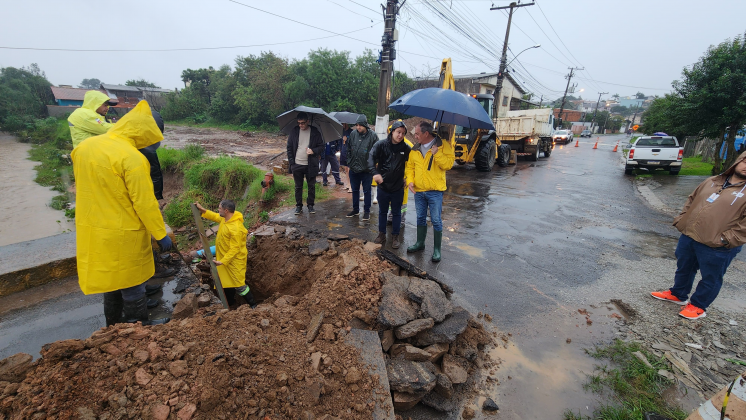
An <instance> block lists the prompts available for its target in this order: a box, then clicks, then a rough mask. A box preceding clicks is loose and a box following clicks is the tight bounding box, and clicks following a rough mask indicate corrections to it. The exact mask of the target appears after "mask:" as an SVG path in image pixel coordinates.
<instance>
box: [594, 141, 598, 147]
mask: <svg viewBox="0 0 746 420" xmlns="http://www.w3.org/2000/svg"><path fill="white" fill-rule="evenodd" d="M593 148H594V149H598V140H596V144H594V145H593Z"/></svg>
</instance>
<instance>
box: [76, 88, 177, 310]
mask: <svg viewBox="0 0 746 420" xmlns="http://www.w3.org/2000/svg"><path fill="white" fill-rule="evenodd" d="M94 140H95V141H93V140H92V141H85V142H82V143H81V144H79V145H78V147H76V148H75V149H73V151H72V153H71V156H72V160H73V171H74V172H75V190H76V208H75V228H76V242H77V257H78V282H79V283H80V289H81V290H82V291H83V293H85V294H87V295H88V294H93V293H104V292H111V291H114V290H119V289H124V288H127V287H132V286H136V285H139V284H142V283H143V282H145V281H146V280H148V279H149V278H150V277H152V276H153V273H154V272H155V265H154V262H153V254H152V248H151V245H150V236H151V235H152V236H153V237H155V238H156V239H159V240H160V239H163V237H164V236H166V229H165V225H164V223H163V217H162V216H161V212H160V209H159V208H158V201H157V200H156V199H155V194H154V193H153V181H152V180H151V179H150V164H149V163H148V160H147V159H146V158H145V156H143V154H142V153H140V152H139V151H138V150H137V149H141V148H143V147H147V146H150V145H151V144H154V143H157V142H159V141H161V140H163V134H161V130H159V129H158V126H157V125H156V123H155V120H154V119H153V115H152V113H151V111H150V106H149V105H148V103H147V102H146V101H140V103H139V104H137V106H136V107H135V108H134V109H132V111H130V112H129V113H128V114H127V115H125V116H124V117H123V118H122V120H121V121H120V122H119V123H117V124H116V125H115V126H114V128H112V129H111V130H109V132H108V133H106V134H103V135H100V136H96V137H95V138H94Z"/></svg>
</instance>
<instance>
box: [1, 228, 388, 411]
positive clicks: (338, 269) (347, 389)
mask: <svg viewBox="0 0 746 420" xmlns="http://www.w3.org/2000/svg"><path fill="white" fill-rule="evenodd" d="M278 236H279V235H278ZM259 242H260V243H259V244H257V246H258V247H259V248H261V249H273V250H275V251H274V252H275V253H274V254H272V255H275V257H271V256H270V255H267V258H264V261H265V264H264V265H263V266H255V267H253V268H252V269H253V270H264V271H265V273H267V274H268V275H269V274H271V273H270V271H271V269H274V270H275V277H271V278H277V277H276V276H282V275H283V274H282V273H283V271H282V269H281V268H280V266H282V265H288V264H287V261H288V258H286V257H287V256H288V255H290V254H292V252H290V251H289V250H291V249H295V253H299V254H301V256H299V257H297V258H296V259H295V260H293V262H292V264H295V265H296V266H297V267H296V268H295V269H293V270H296V269H297V270H298V272H300V271H302V270H303V266H305V275H304V276H302V277H300V278H297V279H294V281H295V282H297V283H306V286H303V287H300V288H298V289H293V288H292V287H290V288H287V287H285V286H284V285H287V284H286V283H281V282H280V283H277V284H275V283H273V282H272V281H269V282H266V283H265V284H261V285H257V286H254V287H253V289H254V290H257V291H258V290H264V294H265V295H270V296H272V299H271V301H272V303H269V301H265V302H264V303H262V304H261V305H259V306H258V307H257V308H256V309H255V310H252V309H251V308H250V307H249V306H248V305H244V306H241V307H239V308H238V309H237V310H233V311H226V310H223V309H221V307H220V306H216V305H212V306H207V307H204V308H200V309H197V310H196V313H195V314H194V315H192V316H191V317H188V318H185V319H183V320H175V321H172V322H170V323H168V324H165V325H160V326H153V327H143V326H141V325H139V324H138V325H131V324H119V325H116V326H113V327H109V328H104V329H101V330H99V331H97V332H95V333H94V334H93V335H92V336H91V337H90V338H88V339H86V340H84V341H81V340H66V341H61V342H55V343H51V344H49V345H47V346H45V348H44V349H43V351H42V358H41V359H39V360H38V361H36V362H33V363H32V362H31V359H30V358H29V357H25V356H20V357H17V358H16V359H17V360H15V361H11V362H12V363H10V364H9V363H5V362H6V361H7V360H9V359H6V360H4V361H2V362H3V363H4V364H3V365H2V367H0V390H2V395H3V396H2V399H1V400H0V419H3V420H5V419H27V418H85V419H95V418H99V419H117V418H145V419H175V418H178V419H190V418H199V419H214V418H220V419H225V418H242V419H243V418H251V419H254V418H264V417H265V416H269V418H272V419H298V418H316V419H319V418H324V416H327V415H328V416H330V417H328V418H329V419H332V418H337V417H336V416H338V417H339V418H345V419H352V418H371V417H372V412H373V406H374V399H375V398H376V396H377V395H378V394H380V393H382V392H383V391H382V389H381V388H380V384H379V382H378V379H379V378H378V377H376V376H373V377H371V376H370V375H369V374H368V370H367V367H366V366H364V365H363V364H362V362H361V361H360V359H359V352H358V351H357V350H356V349H355V348H354V347H351V346H348V345H347V344H346V343H345V342H344V340H343V339H344V337H345V335H346V334H347V332H348V331H350V327H349V326H348V323H349V321H350V320H351V319H352V313H353V312H354V311H362V313H365V314H368V315H369V316H372V317H375V316H376V315H377V312H376V305H377V304H378V300H379V298H380V289H381V276H380V274H381V272H382V271H386V270H390V269H391V266H390V265H389V264H387V263H385V262H381V261H379V260H378V259H377V258H376V257H375V256H373V255H372V254H369V253H367V252H365V251H363V250H362V248H360V246H358V245H359V244H358V243H356V242H352V241H346V244H344V245H341V246H339V247H336V246H335V245H334V244H332V246H331V247H330V249H326V250H324V251H323V252H322V253H321V254H319V255H317V256H316V258H315V259H312V258H310V257H309V256H306V257H303V256H302V254H303V253H306V255H307V254H308V253H309V249H308V248H304V246H305V245H306V244H307V240H304V239H299V240H295V241H292V240H283V239H281V238H279V237H270V238H263V239H261V240H260V241H259ZM262 242H266V243H262ZM361 243H362V242H360V244H361ZM285 247H287V248H285ZM283 249H285V250H283ZM340 251H342V252H345V253H346V255H347V256H345V257H344V258H343V257H340V256H339V252H340ZM262 252H264V251H260V252H259V253H258V254H259V255H263V254H262ZM267 252H269V251H267ZM284 252H288V253H289V254H288V255H285V254H283V253H284ZM283 255H285V257H282V258H286V259H278V256H283ZM349 257H353V258H354V259H355V260H356V261H357V267H356V269H355V271H354V272H352V273H348V275H344V273H343V270H344V267H345V260H346V259H348V258H349ZM294 272H295V271H294ZM278 285H279V286H278ZM194 286H195V287H193V288H190V290H196V289H200V287H199V285H194ZM285 290H291V291H295V292H297V293H301V294H302V295H303V296H302V297H298V296H292V295H286V294H285V293H283V292H284V291H285ZM280 294H282V296H278V295H280ZM187 298H189V299H194V294H187V295H186V297H185V299H187ZM213 301H214V299H213ZM195 305H196V303H195ZM358 313H360V312H358ZM14 357H15V356H14ZM5 371H8V372H11V373H10V374H3V372H5ZM381 395H382V394H381ZM331 416H335V417H331Z"/></svg>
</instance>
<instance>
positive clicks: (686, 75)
mask: <svg viewBox="0 0 746 420" xmlns="http://www.w3.org/2000/svg"><path fill="white" fill-rule="evenodd" d="M681 76H682V77H681V80H676V81H674V82H673V83H672V87H673V92H672V93H670V94H666V95H665V96H664V97H662V98H657V99H655V101H653V103H652V104H651V105H650V107H649V108H648V109H647V110H646V111H645V112H644V113H643V121H644V123H643V127H642V129H643V131H644V132H646V133H652V132H655V131H664V132H666V133H669V134H671V135H675V136H676V137H677V138H679V139H684V138H685V136H686V135H692V136H697V138H699V139H702V138H710V139H717V141H718V142H717V144H716V148H715V150H720V149H721V147H722V144H723V143H725V144H726V150H727V158H726V159H725V162H722V159H721V157H720V154H719V153H718V154H716V155H715V162H714V165H713V168H712V171H711V174H713V175H715V174H718V173H720V172H722V171H723V170H724V169H725V168H727V167H729V166H730V165H731V164H732V163H733V162H734V161H735V159H736V158H737V157H738V153H736V148H735V143H734V142H735V139H736V134H737V133H738V132H739V130H741V128H742V127H743V125H744V123H745V122H746V107H744V106H743V102H744V96H743V92H744V91H746V39H745V38H744V36H740V35H739V36H736V37H733V38H731V39H728V40H726V41H724V42H722V43H720V44H719V45H717V46H710V48H708V49H707V51H705V53H704V54H703V55H702V57H701V58H700V59H699V61H697V62H696V63H694V64H692V65H691V66H686V67H684V69H683V70H682V74H681Z"/></svg>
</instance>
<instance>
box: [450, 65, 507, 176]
mask: <svg viewBox="0 0 746 420" xmlns="http://www.w3.org/2000/svg"><path fill="white" fill-rule="evenodd" d="M438 83H439V85H440V87H441V88H443V89H450V90H456V82H455V80H454V79H453V72H452V70H451V59H450V58H446V59H444V60H443V63H441V65H440V79H439V82H438ZM470 96H471V97H473V98H474V99H476V100H477V101H478V102H479V103H480V104H481V105H482V106H483V107H484V109H485V111H487V114H489V116H490V119H493V115H492V114H493V112H492V102H493V101H494V100H495V99H494V96H493V95H489V94H483V93H481V94H472V95H470ZM438 131H439V134H440V137H441V138H443V139H446V138H447V139H449V140H450V142H451V145H452V146H453V150H454V152H455V154H456V163H458V164H459V165H465V164H467V163H474V166H476V168H477V170H479V171H491V170H492V167H493V166H494V165H495V162H497V165H498V166H508V162H509V160H510V146H508V145H507V144H502V143H501V142H500V140H499V139H498V138H497V136H496V134H495V132H494V131H493V130H484V129H479V130H473V129H469V128H466V127H460V126H452V125H449V126H447V128H446V127H438Z"/></svg>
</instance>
